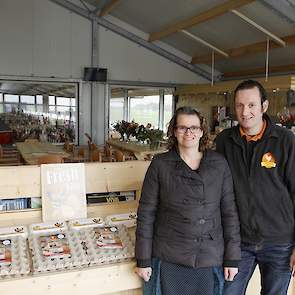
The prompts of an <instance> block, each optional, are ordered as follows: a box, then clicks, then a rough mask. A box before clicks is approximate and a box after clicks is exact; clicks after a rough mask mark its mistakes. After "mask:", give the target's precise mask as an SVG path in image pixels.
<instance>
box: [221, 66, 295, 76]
mask: <svg viewBox="0 0 295 295" xmlns="http://www.w3.org/2000/svg"><path fill="white" fill-rule="evenodd" d="M268 72H269V74H274V73H295V64H290V65H280V66H273V67H269V70H268ZM263 74H265V67H261V68H255V69H248V70H242V71H235V72H227V73H224V74H223V78H237V77H248V76H257V75H263Z"/></svg>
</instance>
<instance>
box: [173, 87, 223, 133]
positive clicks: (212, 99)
mask: <svg viewBox="0 0 295 295" xmlns="http://www.w3.org/2000/svg"><path fill="white" fill-rule="evenodd" d="M227 103H228V102H227V101H226V97H225V96H224V95H223V94H217V93H206V94H205V93H204V94H193V93H191V94H186V95H181V96H179V99H178V102H177V104H176V107H177V108H178V107H182V106H192V107H194V108H196V109H197V110H198V111H200V112H201V114H202V115H203V116H204V117H205V118H206V119H207V122H208V126H209V127H210V128H211V125H212V107H214V106H225V105H227Z"/></svg>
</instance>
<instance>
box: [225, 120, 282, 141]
mask: <svg viewBox="0 0 295 295" xmlns="http://www.w3.org/2000/svg"><path fill="white" fill-rule="evenodd" d="M263 119H264V120H265V121H266V129H265V132H264V134H263V136H262V138H261V140H264V139H265V138H269V137H275V138H277V137H279V133H278V130H277V129H276V128H275V124H274V123H273V122H272V121H271V119H270V118H269V116H268V115H267V114H263ZM239 129H240V125H238V126H235V127H233V128H232V132H231V134H230V136H229V137H230V138H232V139H233V140H234V141H235V142H236V143H238V144H243V142H244V141H243V138H242V137H241V134H240V130H239Z"/></svg>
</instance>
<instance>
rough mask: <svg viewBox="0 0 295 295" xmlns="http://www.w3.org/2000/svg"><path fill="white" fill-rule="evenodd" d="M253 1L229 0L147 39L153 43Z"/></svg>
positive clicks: (154, 33) (152, 34)
mask: <svg viewBox="0 0 295 295" xmlns="http://www.w3.org/2000/svg"><path fill="white" fill-rule="evenodd" d="M254 1H255V0H229V1H227V2H225V3H223V4H220V5H217V6H215V7H213V8H211V9H209V10H206V11H204V12H201V13H200V14H197V15H195V16H193V17H191V18H189V19H186V20H183V21H180V22H178V23H176V24H173V25H170V26H169V27H167V28H165V29H164V30H161V31H158V32H153V33H151V34H150V37H149V41H150V42H153V41H156V40H159V39H162V38H164V37H167V36H169V35H171V34H174V33H177V32H179V31H181V30H184V29H187V28H190V27H192V26H195V25H197V24H200V23H203V22H205V21H208V20H210V19H212V18H215V17H217V16H220V15H223V14H225V13H226V12H229V11H231V10H232V9H236V8H239V7H241V6H244V5H247V4H249V3H252V2H254Z"/></svg>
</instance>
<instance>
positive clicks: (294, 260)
mask: <svg viewBox="0 0 295 295" xmlns="http://www.w3.org/2000/svg"><path fill="white" fill-rule="evenodd" d="M290 270H291V272H292V276H293V277H294V276H295V250H293V253H292V255H291V257H290Z"/></svg>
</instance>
